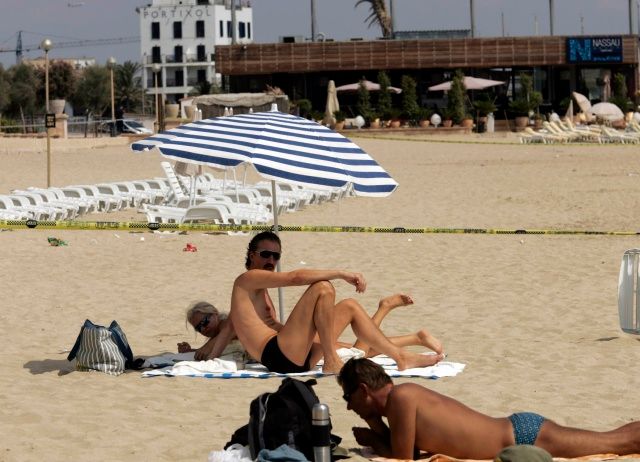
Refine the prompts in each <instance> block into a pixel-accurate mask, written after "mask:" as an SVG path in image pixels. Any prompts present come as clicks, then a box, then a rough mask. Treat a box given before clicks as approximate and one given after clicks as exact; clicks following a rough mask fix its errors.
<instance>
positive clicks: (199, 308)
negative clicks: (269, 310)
mask: <svg viewBox="0 0 640 462" xmlns="http://www.w3.org/2000/svg"><path fill="white" fill-rule="evenodd" d="M408 305H413V299H412V298H411V297H410V296H409V295H405V294H395V295H391V296H389V297H385V298H383V299H381V300H380V302H378V310H377V311H376V312H375V314H374V315H373V316H372V317H371V320H372V321H373V322H374V323H375V325H376V326H380V324H381V323H382V320H383V319H384V318H385V317H386V316H387V314H389V313H390V312H391V310H393V309H394V308H398V307H401V306H408ZM186 318H187V323H189V324H190V325H191V327H193V328H194V330H195V331H196V332H198V333H200V334H202V335H203V336H205V337H208V340H207V341H206V343H205V344H204V345H202V346H201V347H200V348H198V349H194V348H191V345H189V343H187V342H181V343H178V353H187V352H190V351H195V355H194V357H195V359H196V360H203V361H204V360H207V359H214V358H218V357H220V356H223V355H224V354H225V353H227V354H228V353H232V352H236V351H238V350H239V349H241V348H242V345H240V343H239V341H238V339H237V338H236V335H235V332H234V331H233V326H232V325H231V320H229V319H228V315H227V313H220V311H218V309H217V308H216V307H215V306H213V305H212V304H210V303H208V302H204V301H202V302H197V303H194V304H192V305H191V306H190V307H189V308H188V309H187V313H186ZM265 322H268V323H269V324H272V325H273V326H274V329H275V330H279V327H281V326H282V325H281V324H280V323H279V322H278V321H277V320H275V319H269V320H267V321H265ZM389 340H390V341H391V342H392V343H394V344H395V345H397V346H399V347H407V346H423V347H425V348H428V349H430V350H433V351H434V352H436V353H437V354H442V352H443V349H442V343H441V342H440V341H439V340H438V339H437V338H435V337H434V336H433V335H431V334H430V333H429V332H428V331H427V330H425V329H421V330H419V331H417V332H416V333H414V334H407V335H401V336H397V337H389ZM338 346H339V347H343V348H357V349H359V350H362V351H364V354H365V356H366V357H368V358H370V357H372V356H376V355H377V354H378V352H376V351H374V350H373V349H372V348H370V347H369V346H368V345H366V344H364V343H363V342H361V341H360V340H358V341H356V343H355V344H350V343H349V344H347V343H344V342H338Z"/></svg>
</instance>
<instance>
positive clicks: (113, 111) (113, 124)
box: [107, 56, 116, 136]
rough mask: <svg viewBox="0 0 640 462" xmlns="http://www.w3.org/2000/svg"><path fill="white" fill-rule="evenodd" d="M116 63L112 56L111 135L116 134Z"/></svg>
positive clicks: (109, 60) (110, 63)
mask: <svg viewBox="0 0 640 462" xmlns="http://www.w3.org/2000/svg"><path fill="white" fill-rule="evenodd" d="M115 65H116V58H114V57H113V56H111V57H110V58H109V59H108V60H107V66H108V67H109V72H110V74H111V136H116V103H115V96H114V91H113V68H114V67H115Z"/></svg>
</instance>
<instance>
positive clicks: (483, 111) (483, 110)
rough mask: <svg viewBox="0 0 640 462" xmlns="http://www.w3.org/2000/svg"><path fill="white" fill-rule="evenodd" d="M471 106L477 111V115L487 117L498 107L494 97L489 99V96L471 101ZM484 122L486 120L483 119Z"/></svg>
mask: <svg viewBox="0 0 640 462" xmlns="http://www.w3.org/2000/svg"><path fill="white" fill-rule="evenodd" d="M473 107H474V108H475V109H476V111H478V117H485V118H486V117H487V116H488V115H489V114H492V113H494V112H496V110H497V109H498V108H497V106H496V103H495V98H494V99H491V98H490V97H489V96H486V97H482V98H479V99H477V100H475V101H474V102H473ZM485 122H486V120H485Z"/></svg>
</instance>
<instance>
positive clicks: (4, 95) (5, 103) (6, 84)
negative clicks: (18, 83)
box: [0, 64, 11, 118]
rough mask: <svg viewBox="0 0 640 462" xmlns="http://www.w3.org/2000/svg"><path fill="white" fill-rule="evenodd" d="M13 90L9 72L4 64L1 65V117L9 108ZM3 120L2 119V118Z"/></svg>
mask: <svg viewBox="0 0 640 462" xmlns="http://www.w3.org/2000/svg"><path fill="white" fill-rule="evenodd" d="M10 88H11V82H10V76H9V72H7V71H6V70H5V69H4V67H2V64H0V115H1V114H2V113H4V111H5V109H7V107H9V103H11V98H10V95H9V90H10ZM0 118H1V117H0Z"/></svg>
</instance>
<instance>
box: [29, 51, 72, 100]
mask: <svg viewBox="0 0 640 462" xmlns="http://www.w3.org/2000/svg"><path fill="white" fill-rule="evenodd" d="M38 78H39V80H40V84H41V88H42V98H43V99H44V95H45V88H44V86H45V68H44V67H41V68H38ZM77 83H78V77H77V73H76V71H75V69H74V68H73V66H72V65H71V64H69V63H68V62H66V61H55V60H52V61H51V62H50V64H49V99H50V100H52V99H66V98H69V97H70V96H71V95H72V94H73V93H74V92H75V90H76V84H77Z"/></svg>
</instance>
